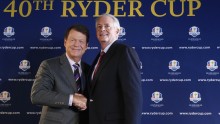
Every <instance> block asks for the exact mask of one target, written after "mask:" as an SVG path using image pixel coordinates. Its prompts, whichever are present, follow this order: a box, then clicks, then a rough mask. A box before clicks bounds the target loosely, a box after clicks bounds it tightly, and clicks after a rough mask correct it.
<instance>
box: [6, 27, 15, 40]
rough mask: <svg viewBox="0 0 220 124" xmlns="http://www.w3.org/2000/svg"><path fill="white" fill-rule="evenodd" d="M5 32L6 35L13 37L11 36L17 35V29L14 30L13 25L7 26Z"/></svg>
mask: <svg viewBox="0 0 220 124" xmlns="http://www.w3.org/2000/svg"><path fill="white" fill-rule="evenodd" d="M3 34H4V35H5V36H6V37H11V36H13V35H15V30H14V28H13V27H10V26H8V27H6V28H5V29H4V32H3Z"/></svg>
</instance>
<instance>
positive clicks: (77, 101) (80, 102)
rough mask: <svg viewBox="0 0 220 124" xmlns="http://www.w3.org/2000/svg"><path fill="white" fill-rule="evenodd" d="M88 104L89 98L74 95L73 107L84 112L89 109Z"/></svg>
mask: <svg viewBox="0 0 220 124" xmlns="http://www.w3.org/2000/svg"><path fill="white" fill-rule="evenodd" d="M86 103H87V98H86V97H85V96H84V95H82V94H78V93H75V94H73V106H75V107H76V108H78V109H79V110H81V111H83V110H86V108H87V106H86Z"/></svg>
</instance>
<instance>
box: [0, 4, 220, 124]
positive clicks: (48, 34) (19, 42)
mask: <svg viewBox="0 0 220 124" xmlns="http://www.w3.org/2000/svg"><path fill="white" fill-rule="evenodd" d="M219 4H220V2H219V1H218V0H214V1H208V0H176V1H171V0H139V1H138V0H136V1H125V0H118V1H113V0H108V1H101V0H100V1H99V0H96V1H94V0H90V1H76V0H65V1H64V0H57V1H55V0H46V1H43V0H1V1H0V11H1V14H0V22H1V24H0V32H1V35H0V58H1V64H0V122H1V123H2V124H16V123H24V124H28V123H31V124H37V123H38V120H39V117H40V111H41V107H40V106H35V105H32V104H31V101H30V90H31V86H32V84H33V81H34V76H35V74H36V71H37V69H38V67H39V64H40V62H41V61H42V60H44V59H47V58H51V57H55V56H58V55H61V54H63V53H64V52H65V50H64V47H63V37H64V32H65V30H66V29H67V27H69V26H70V25H72V24H75V23H81V24H84V25H86V26H88V28H89V29H90V32H91V39H90V43H89V48H88V50H87V52H86V54H85V55H84V57H83V60H84V61H86V62H87V63H89V64H91V63H92V61H93V59H94V57H95V55H96V54H97V53H98V52H99V49H100V46H99V44H98V42H97V39H96V36H95V18H96V17H97V16H98V15H100V14H102V13H111V14H114V15H115V16H117V17H118V18H119V20H120V23H121V27H122V31H121V35H120V38H119V42H122V43H125V44H127V45H129V46H131V47H133V48H134V49H136V51H137V52H138V54H139V57H140V60H141V62H140V63H141V64H142V69H141V74H142V87H143V99H144V103H143V112H142V124H189V123H195V124H219V123H220V118H219V116H220V106H219V105H220V98H219V97H218V94H219V93H220V90H219V89H220V76H219V68H218V63H219V62H220V56H219V51H220V43H219V42H220V41H219V34H220V31H219V29H220V24H219V22H220V17H219V11H220V8H219V7H218V5H219Z"/></svg>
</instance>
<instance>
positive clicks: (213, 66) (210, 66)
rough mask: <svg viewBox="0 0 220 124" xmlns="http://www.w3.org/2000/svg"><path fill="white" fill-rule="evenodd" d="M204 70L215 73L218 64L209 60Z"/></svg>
mask: <svg viewBox="0 0 220 124" xmlns="http://www.w3.org/2000/svg"><path fill="white" fill-rule="evenodd" d="M206 68H207V69H208V70H210V71H215V70H216V69H218V64H217V62H216V61H215V60H209V61H208V62H207V65H206Z"/></svg>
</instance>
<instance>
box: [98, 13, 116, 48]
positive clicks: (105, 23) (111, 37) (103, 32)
mask: <svg viewBox="0 0 220 124" xmlns="http://www.w3.org/2000/svg"><path fill="white" fill-rule="evenodd" d="M118 34H119V29H117V28H116V27H115V26H114V21H113V19H112V18H110V17H108V16H103V17H101V18H99V20H98V21H97V22H96V36H97V38H98V40H99V42H100V43H101V44H102V43H106V44H107V45H108V44H110V43H112V42H114V41H115V40H117V37H118Z"/></svg>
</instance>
